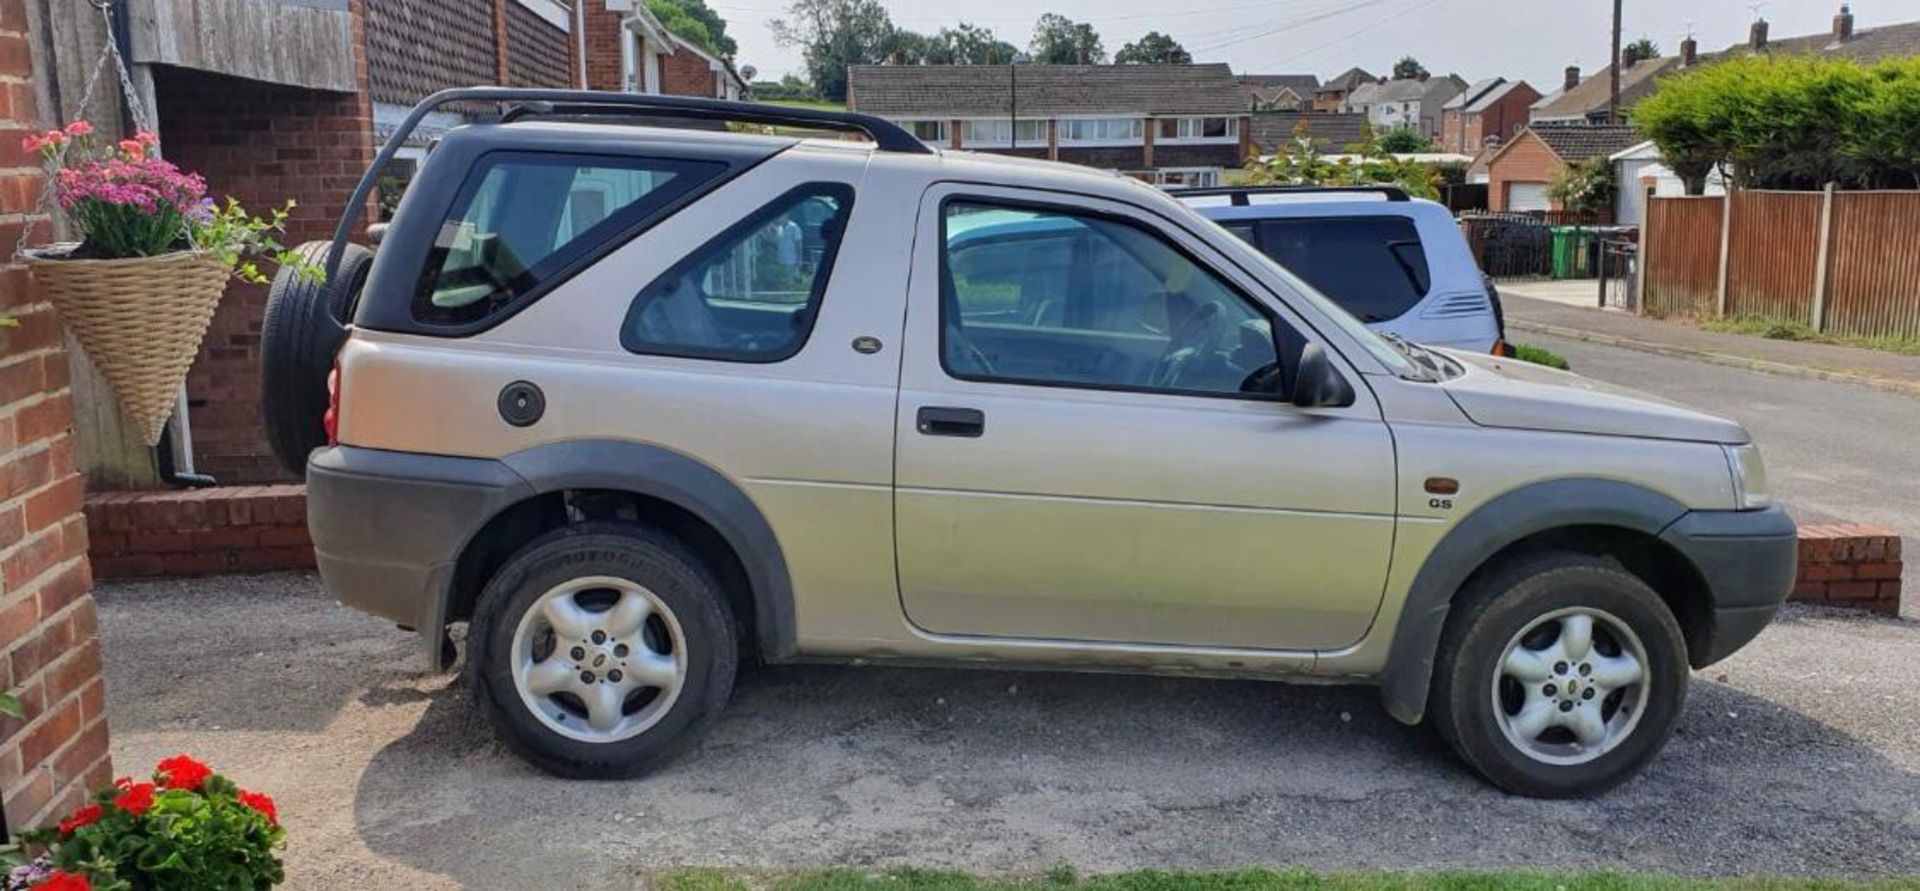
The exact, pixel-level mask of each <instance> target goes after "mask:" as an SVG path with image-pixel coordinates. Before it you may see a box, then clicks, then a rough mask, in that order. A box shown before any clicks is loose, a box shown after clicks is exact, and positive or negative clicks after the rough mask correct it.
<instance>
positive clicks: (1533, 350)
mask: <svg viewBox="0 0 1920 891" xmlns="http://www.w3.org/2000/svg"><path fill="white" fill-rule="evenodd" d="M1513 357H1514V358H1515V359H1519V360H1520V361H1522V362H1532V363H1533V364H1535V365H1545V366H1547V367H1548V368H1558V369H1560V370H1561V371H1566V370H1567V368H1568V365H1567V357H1565V356H1562V355H1560V354H1559V353H1556V352H1554V351H1552V350H1549V349H1546V348H1544V347H1537V346H1528V345H1527V344H1524V343H1516V344H1514V345H1513Z"/></svg>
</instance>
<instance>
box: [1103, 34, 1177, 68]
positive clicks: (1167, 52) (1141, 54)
mask: <svg viewBox="0 0 1920 891" xmlns="http://www.w3.org/2000/svg"><path fill="white" fill-rule="evenodd" d="M1113 60H1114V61H1115V62H1118V63H1120V64H1122V65H1191V64H1193V54H1192V53H1189V52H1187V48H1186V47H1183V46H1181V45H1180V42H1179V41H1177V40H1174V39H1173V38H1172V37H1169V36H1167V35H1165V34H1162V33H1160V32H1158V31H1148V32H1147V33H1146V34H1145V35H1143V36H1141V38H1140V39H1139V40H1136V41H1134V42H1132V43H1129V44H1127V45H1126V46H1123V47H1121V48H1120V51H1119V52H1117V53H1114V54H1113Z"/></svg>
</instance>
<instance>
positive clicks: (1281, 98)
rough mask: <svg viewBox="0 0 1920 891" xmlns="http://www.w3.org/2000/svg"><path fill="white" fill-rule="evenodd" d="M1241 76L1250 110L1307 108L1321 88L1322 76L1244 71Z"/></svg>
mask: <svg viewBox="0 0 1920 891" xmlns="http://www.w3.org/2000/svg"><path fill="white" fill-rule="evenodd" d="M1238 79H1239V81H1240V89H1242V90H1244V91H1246V94H1247V110H1248V111H1305V110H1306V109H1307V108H1308V107H1309V106H1310V105H1312V103H1313V94H1314V92H1315V91H1317V90H1319V89H1320V78H1319V77H1317V76H1314V75H1311V74H1242V75H1240V77H1239V78H1238Z"/></svg>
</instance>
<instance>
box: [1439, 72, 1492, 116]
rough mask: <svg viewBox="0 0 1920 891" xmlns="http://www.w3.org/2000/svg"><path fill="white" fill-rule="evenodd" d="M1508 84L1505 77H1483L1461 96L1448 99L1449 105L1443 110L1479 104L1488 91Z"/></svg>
mask: <svg viewBox="0 0 1920 891" xmlns="http://www.w3.org/2000/svg"><path fill="white" fill-rule="evenodd" d="M1506 82H1507V79H1506V78H1504V77H1483V78H1481V79H1479V80H1476V81H1474V82H1473V83H1472V84H1471V85H1469V86H1468V87H1467V88H1466V89H1464V90H1461V91H1460V95H1458V96H1455V97H1453V98H1452V99H1448V100H1447V104H1445V105H1442V106H1440V107H1441V108H1443V109H1447V108H1466V107H1467V104H1468V103H1470V102H1478V101H1479V100H1480V97H1481V96H1484V95H1486V93H1487V91H1488V90H1491V89H1493V88H1494V87H1497V86H1500V85H1501V84H1504V83H1506Z"/></svg>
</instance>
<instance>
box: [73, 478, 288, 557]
mask: <svg viewBox="0 0 1920 891" xmlns="http://www.w3.org/2000/svg"><path fill="white" fill-rule="evenodd" d="M86 511H87V532H88V538H89V541H90V542H91V544H92V548H91V552H92V556H93V575H94V577H95V578H102V579H134V578H160V577H171V576H197V575H216V574H219V573H227V572H263V571H268V570H281V569H310V568H312V567H313V541H312V539H310V538H308V537H307V490H306V487H305V486H300V485H276V486H218V487H214V488H210V489H179V490H174V491H164V492H102V493H97V494H94V495H89V496H87V504H86Z"/></svg>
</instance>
